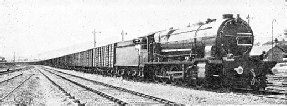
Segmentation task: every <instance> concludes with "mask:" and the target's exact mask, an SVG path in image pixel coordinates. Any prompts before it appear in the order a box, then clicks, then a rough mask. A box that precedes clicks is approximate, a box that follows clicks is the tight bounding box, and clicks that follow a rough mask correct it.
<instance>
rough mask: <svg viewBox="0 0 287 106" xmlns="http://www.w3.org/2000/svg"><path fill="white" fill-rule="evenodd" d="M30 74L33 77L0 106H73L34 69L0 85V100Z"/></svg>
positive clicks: (0, 103)
mask: <svg viewBox="0 0 287 106" xmlns="http://www.w3.org/2000/svg"><path fill="white" fill-rule="evenodd" d="M32 74H35V75H34V76H32V77H31V78H30V79H29V80H27V81H26V82H25V83H24V84H23V85H22V86H20V87H19V88H18V89H16V90H15V91H14V92H12V93H11V94H10V95H9V96H7V97H6V98H5V99H3V101H2V102H0V106H15V105H16V106H73V104H72V103H71V102H70V101H68V99H66V97H65V96H64V95H63V93H61V92H60V90H59V89H58V88H56V87H55V86H54V85H52V84H51V83H50V82H49V81H48V80H47V79H46V78H45V77H44V76H43V75H41V74H40V73H39V72H38V71H37V70H34V69H30V70H27V71H23V76H20V77H17V78H15V79H13V80H10V81H9V82H4V83H2V84H0V98H2V97H3V96H4V95H6V94H7V93H8V92H10V91H12V89H13V88H15V87H16V86H18V85H19V84H20V83H21V82H22V81H23V80H25V79H27V78H28V77H29V76H30V75H32ZM5 79H6V78H5Z"/></svg>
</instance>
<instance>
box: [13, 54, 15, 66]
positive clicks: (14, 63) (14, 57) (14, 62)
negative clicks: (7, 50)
mask: <svg viewBox="0 0 287 106" xmlns="http://www.w3.org/2000/svg"><path fill="white" fill-rule="evenodd" d="M13 62H14V64H15V52H14V60H13Z"/></svg>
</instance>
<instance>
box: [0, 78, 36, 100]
mask: <svg viewBox="0 0 287 106" xmlns="http://www.w3.org/2000/svg"><path fill="white" fill-rule="evenodd" d="M21 75H22V74H19V75H17V76H14V77H12V78H10V79H7V80H12V79H14V78H16V77H19V76H21ZM33 75H35V74H32V75H30V76H29V77H28V78H26V79H25V80H23V81H22V82H21V83H20V84H19V85H17V86H16V87H15V88H13V89H12V90H11V91H9V92H8V93H7V94H6V95H4V96H2V97H1V98H0V102H3V101H4V99H6V98H7V97H8V96H9V95H11V94H12V93H13V92H14V91H15V90H17V89H18V88H20V87H21V86H22V85H23V84H24V83H25V82H26V81H28V80H29V79H30V78H31V77H32V76H33ZM7 80H5V81H7Z"/></svg>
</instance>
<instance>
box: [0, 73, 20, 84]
mask: <svg viewBox="0 0 287 106" xmlns="http://www.w3.org/2000/svg"><path fill="white" fill-rule="evenodd" d="M22 75H23V73H21V74H18V75H15V76H13V77H11V78H8V79H5V80H2V81H0V84H1V83H3V82H6V81H9V80H12V79H14V78H16V77H19V76H22Z"/></svg>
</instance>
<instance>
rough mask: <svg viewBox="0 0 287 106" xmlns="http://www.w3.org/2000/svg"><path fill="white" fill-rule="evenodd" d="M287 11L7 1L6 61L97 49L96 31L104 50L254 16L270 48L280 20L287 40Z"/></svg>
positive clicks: (199, 2) (0, 44)
mask: <svg viewBox="0 0 287 106" xmlns="http://www.w3.org/2000/svg"><path fill="white" fill-rule="evenodd" d="M286 7H287V3H286V0H1V1H0V17H1V19H0V56H2V57H5V58H6V59H7V60H10V59H12V58H13V53H14V52H15V54H16V58H36V56H37V55H38V54H41V53H46V54H47V53H48V54H50V53H51V51H54V50H59V49H61V48H65V47H70V49H73V48H71V46H72V45H81V44H85V45H86V46H85V47H86V48H92V47H93V40H94V35H93V33H92V31H93V30H94V29H95V30H96V31H97V32H101V33H97V34H96V39H97V46H102V45H105V44H109V43H113V42H118V41H121V32H122V30H124V31H125V32H126V33H127V35H125V37H124V39H125V40H128V39H133V38H136V37H138V36H143V35H146V34H148V33H150V32H154V31H159V30H164V29H169V28H170V27H174V28H183V27H186V26H187V25H188V24H193V23H196V22H199V21H205V20H206V19H207V18H220V17H222V14H226V13H231V14H240V16H241V17H242V18H243V19H245V20H246V17H247V16H248V15H249V16H250V25H251V27H252V29H253V31H254V35H255V37H256V39H255V42H262V43H264V42H267V41H268V40H271V36H272V20H274V19H275V20H276V21H274V22H273V34H274V37H279V38H283V37H284V36H280V35H283V30H284V29H287V26H286V23H287V20H286V19H287V16H286V15H287V10H286ZM286 39H287V38H286ZM74 50H78V49H76V48H74ZM61 55H62V54H61ZM50 56H54V55H50ZM37 58H41V57H37Z"/></svg>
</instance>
